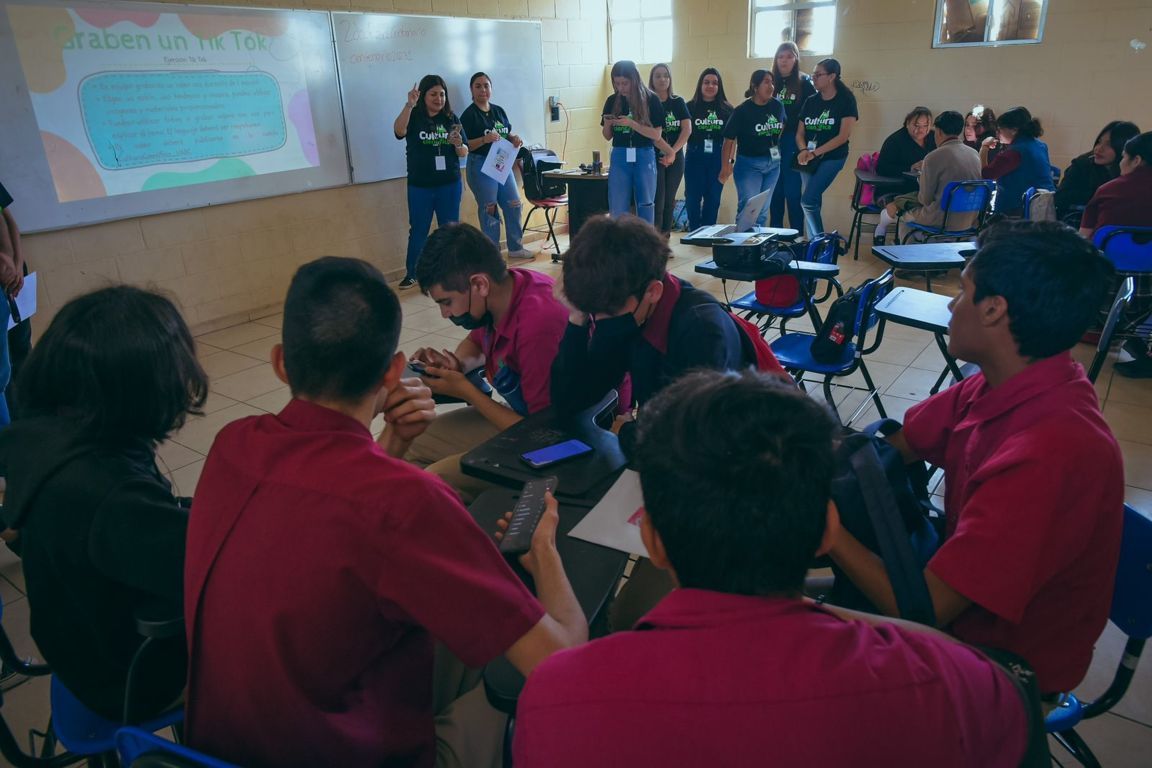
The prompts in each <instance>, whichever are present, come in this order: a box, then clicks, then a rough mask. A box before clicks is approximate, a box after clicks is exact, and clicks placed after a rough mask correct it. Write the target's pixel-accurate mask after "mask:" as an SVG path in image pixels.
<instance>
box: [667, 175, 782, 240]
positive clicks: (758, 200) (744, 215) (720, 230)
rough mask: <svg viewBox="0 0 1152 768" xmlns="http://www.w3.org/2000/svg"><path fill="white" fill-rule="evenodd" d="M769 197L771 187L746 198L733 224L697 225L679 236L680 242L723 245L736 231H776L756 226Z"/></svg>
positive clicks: (771, 232)
mask: <svg viewBox="0 0 1152 768" xmlns="http://www.w3.org/2000/svg"><path fill="white" fill-rule="evenodd" d="M771 197H772V190H771V189H769V190H766V191H764V192H761V193H760V194H758V195H753V196H752V197H751V198H749V199H748V203H747V204H746V205H745V206H744V210H742V211H740V215H739V216H738V217H737V218H736V223H735V224H710V225H708V226H705V227H699V228H697V229H695V230H693V231H692V232H689V233H688V234H687V235H685V236H684V237H682V238H680V242H682V243H687V244H689V245H725V244H727V243H729V242H730V238H729V236H730V235H733V234H737V233H744V232H748V233H758V232H759V233H764V234H773V233H776V232H778V230H775V229H772V228H771V227H757V226H756V220H757V219H758V218H760V214H761V212H763V210H764V208H765V207H766V206H767V205H768V204H769V201H770V199H771Z"/></svg>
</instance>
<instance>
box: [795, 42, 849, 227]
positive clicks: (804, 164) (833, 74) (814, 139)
mask: <svg viewBox="0 0 1152 768" xmlns="http://www.w3.org/2000/svg"><path fill="white" fill-rule="evenodd" d="M812 82H813V84H815V86H816V95H814V96H809V97H808V99H807V100H806V101H805V102H804V106H802V107H801V108H800V120H799V121H798V124H797V127H796V146H797V147H799V151H797V153H796V162H797V164H798V165H799V169H800V177H801V185H802V188H803V193H802V194H801V196H800V205H801V207H803V209H804V224H805V226H806V227H807V229H808V237H816V236H817V235H820V234H823V233H824V219H823V218H822V217H821V215H820V209H821V207H822V206H823V198H824V190H826V189H828V187H829V186H831V184H832V181H833V180H834V179H835V178H836V174H838V173H840V169H841V168H843V167H844V163H845V162H847V160H848V139H849V137H851V136H852V129H853V128H854V127H855V126H856V120H857V119H859V117H860V111H859V110H858V109H857V107H856V97H855V96H854V95H853V94H852V89H850V88H849V87H848V86H846V85H844V83H843V82H841V80H840V62H839V61H837V60H836V59H823V60H821V61H819V62H817V63H816V67H815V68H814V69H813V70H812Z"/></svg>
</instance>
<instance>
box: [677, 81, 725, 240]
mask: <svg viewBox="0 0 1152 768" xmlns="http://www.w3.org/2000/svg"><path fill="white" fill-rule="evenodd" d="M688 113H689V114H690V115H691V116H692V135H691V136H689V137H688V152H687V157H686V158H685V160H684V207H685V208H687V209H688V230H689V231H692V230H694V229H696V228H697V227H704V226H707V225H709V224H715V223H716V215H717V213H718V212H719V210H720V195H721V193H723V192H724V185H723V183H721V181H720V159H721V156H722V155H723V152H722V149H723V143H724V142H723V140H724V126H725V125H727V124H728V120H729V118H731V117H732V105H731V104H729V103H728V97H727V96H726V95H725V94H724V79H723V78H721V77H720V72H719V70H717V69H715V68H714V67H708V68H707V69H705V70H704V71H703V72H701V73H700V77H699V79H697V81H696V93H695V94H694V95H693V96H692V100H691V101H690V102H688Z"/></svg>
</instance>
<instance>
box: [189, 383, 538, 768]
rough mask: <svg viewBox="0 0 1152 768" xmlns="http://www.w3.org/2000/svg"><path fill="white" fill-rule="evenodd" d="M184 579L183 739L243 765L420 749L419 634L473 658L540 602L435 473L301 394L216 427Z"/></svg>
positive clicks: (425, 686)
mask: <svg viewBox="0 0 1152 768" xmlns="http://www.w3.org/2000/svg"><path fill="white" fill-rule="evenodd" d="M184 589H185V618H186V621H187V629H188V638H189V640H188V642H189V656H190V672H189V685H188V721H187V723H188V738H189V742H190V743H191V745H192V746H194V747H196V748H197V749H203V750H204V751H206V752H209V753H211V754H213V755H217V756H219V757H221V758H224V759H226V760H228V761H230V762H234V763H238V764H241V765H247V766H317V765H339V766H381V765H404V766H431V765H432V764H433V762H434V758H435V750H434V735H433V712H432V641H433V639H434V638H435V639H436V640H438V641H440V642H442V643H444V644H445V645H446V646H447V647H448V648H449V650H451V651H452V652H453V653H455V654H456V655H457V656H458V657H459V658H460V659H461V660H462V661H464V663H466V664H468V665H469V666H473V667H479V666H481V665H483V664H485V663H487V662H488V661H490V660H491V659H493V658H495V657H496V656H498V655H499V654H501V653H503V652H504V651H506V650H507V649H508V648H509V647H510V646H511V645H512V644H513V643H514V642H516V640H518V639H519V638H520V637H522V636H523V635H524V634H525V633H526V632H528V630H529V629H531V628H532V627H533V626H534V625H535V624H536V623H537V622H538V621H539V620H540V618H541V617H542V616H543V613H544V611H543V609H542V608H541V607H540V605H539V603H537V602H536V600H535V598H533V597H532V595H531V594H530V593H529V592H528V590H527V589H526V588H525V587H524V586H523V584H521V583H520V581H519V579H517V577H516V576H515V575H514V574H513V573H512V571H511V570H510V569H509V567H508V566H507V565H506V564H505V562H504V560H503V558H502V557H501V556H500V554H499V552H498V551H497V549H496V547H495V546H494V544H493V543H492V541H491V539H490V538H489V536H488V534H487V533H485V532H484V531H482V530H481V529H480V528H479V527H478V526H477V525H476V523H475V522H474V521H473V519H472V517H471V516H470V515H469V514H468V512H467V511H466V510H465V509H464V508H463V507H462V506H461V505H460V502H459V501H458V499H457V497H456V495H455V494H454V493H453V492H452V490H451V489H450V488H448V486H447V485H445V484H444V483H442V482H441V481H440V480H439V479H437V478H436V477H433V476H432V475H430V474H428V473H426V472H423V471H421V470H419V469H416V468H414V467H412V466H411V465H409V464H407V463H405V462H402V461H398V460H396V459H393V458H391V457H389V456H388V455H386V454H385V453H384V452H383V450H382V449H381V448H380V447H379V446H377V444H376V443H375V442H374V441H373V439H372V435H371V434H370V433H369V432H368V430H367V429H365V428H364V426H363V425H362V424H360V423H359V422H357V421H355V420H354V419H352V418H350V417H348V416H346V415H344V414H341V413H338V412H336V411H333V410H330V409H328V408H323V407H320V406H318V405H314V404H311V403H307V402H304V401H301V400H293V401H292V402H290V403H289V404H288V405H287V406H286V407H285V408H284V410H283V411H281V412H280V413H279V414H278V415H275V416H273V415H265V416H256V417H251V418H247V419H241V420H239V421H236V422H233V423H232V424H229V425H228V426H227V427H225V428H224V429H223V430H222V431H221V432H220V434H219V436H218V437H217V438H216V442H215V444H214V445H213V446H212V450H211V451H210V452H209V454H208V460H207V462H206V463H205V466H204V472H203V475H202V476H201V478H200V484H199V487H198V489H197V493H196V501H195V504H194V509H193V512H192V514H191V521H190V523H189V527H188V547H187V562H186V569H185V586H184Z"/></svg>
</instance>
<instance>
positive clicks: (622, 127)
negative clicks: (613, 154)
mask: <svg viewBox="0 0 1152 768" xmlns="http://www.w3.org/2000/svg"><path fill="white" fill-rule="evenodd" d="M624 117H626V118H628V119H629V120H632V119H633V118H632V113H631V112H629V113H628V114H626V115H624ZM612 131H613V133H631V132H632V129H631V128H629V127H628V126H626V125H614V126H612Z"/></svg>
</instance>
